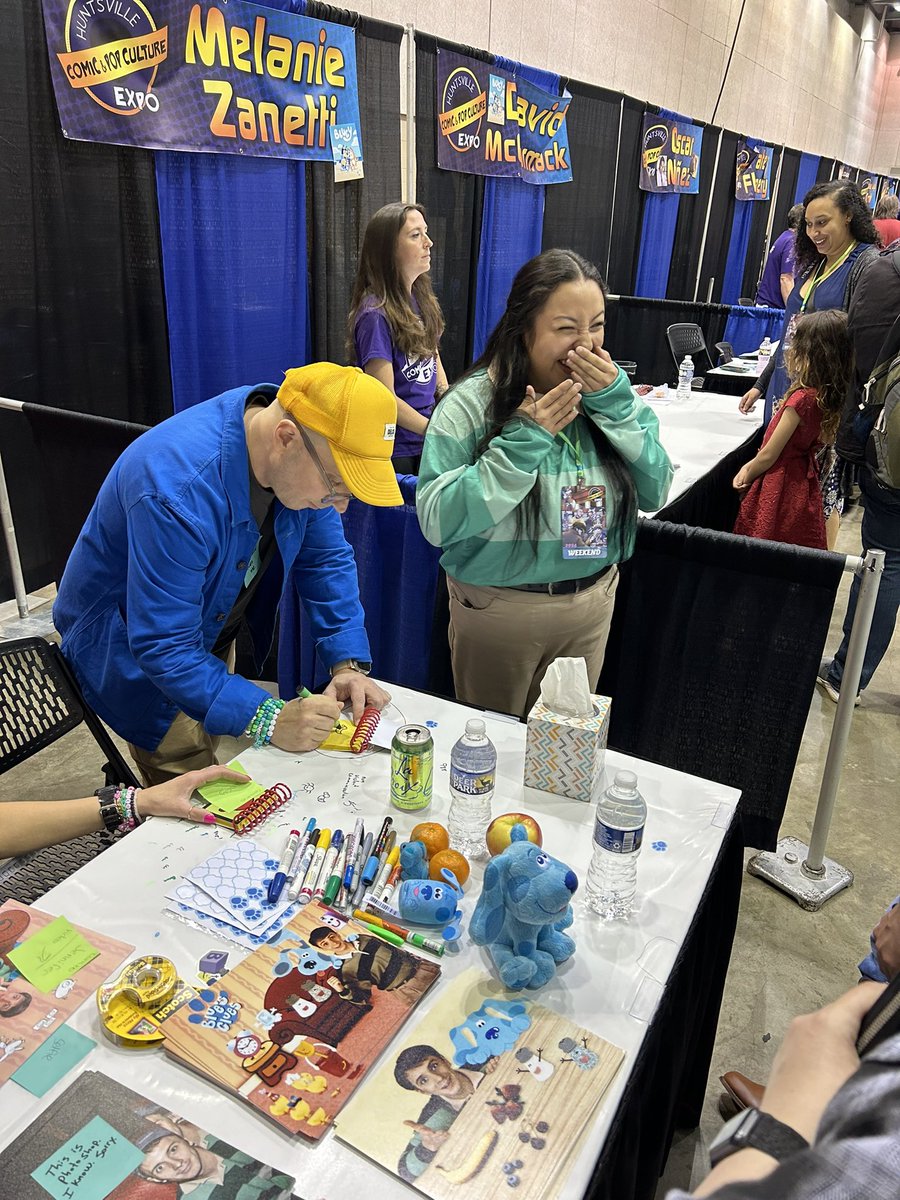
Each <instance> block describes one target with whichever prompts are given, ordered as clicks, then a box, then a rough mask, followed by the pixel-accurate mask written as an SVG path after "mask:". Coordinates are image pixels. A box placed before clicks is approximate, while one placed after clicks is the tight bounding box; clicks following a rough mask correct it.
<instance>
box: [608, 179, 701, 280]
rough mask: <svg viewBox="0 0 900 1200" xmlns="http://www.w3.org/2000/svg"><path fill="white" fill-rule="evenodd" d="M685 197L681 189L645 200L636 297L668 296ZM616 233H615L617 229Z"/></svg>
mask: <svg viewBox="0 0 900 1200" xmlns="http://www.w3.org/2000/svg"><path fill="white" fill-rule="evenodd" d="M681 199H682V198H681V196H680V195H678V193H677V192H673V193H668V194H667V193H663V192H651V193H649V194H648V195H647V197H646V198H645V200H644V224H643V227H642V229H641V249H640V257H639V258H638V268H637V280H636V282H635V285H634V294H635V295H636V296H647V297H652V298H654V299H657V300H664V299H665V296H666V290H667V288H668V284H669V268H670V266H671V265H672V247H673V246H674V244H675V225H676V223H677V221H678V205H679V204H680V203H681ZM689 199H690V200H696V197H695V196H691V197H689ZM613 235H614V236H615V230H614V231H613Z"/></svg>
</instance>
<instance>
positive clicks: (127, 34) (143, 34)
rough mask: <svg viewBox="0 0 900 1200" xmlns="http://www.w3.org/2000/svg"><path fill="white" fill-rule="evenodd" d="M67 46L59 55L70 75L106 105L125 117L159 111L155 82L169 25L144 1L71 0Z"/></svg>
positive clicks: (73, 83) (72, 81)
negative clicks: (157, 18) (157, 19)
mask: <svg viewBox="0 0 900 1200" xmlns="http://www.w3.org/2000/svg"><path fill="white" fill-rule="evenodd" d="M65 46H66V49H65V52H64V53H57V56H56V57H57V58H58V59H59V62H60V66H61V67H62V69H63V72H64V74H65V76H66V79H67V80H68V82H69V84H70V85H71V86H72V87H73V88H78V89H81V90H83V92H84V93H85V94H86V95H88V96H90V98H91V99H92V100H93V101H94V102H95V103H96V104H99V105H100V107H101V108H105V109H106V110H107V111H108V112H111V113H117V114H118V115H119V116H123V117H133V116H135V115H136V114H137V113H139V112H142V111H143V110H145V109H146V111H147V112H157V111H158V110H159V99H158V97H157V96H155V95H154V93H153V84H154V81H155V79H156V73H157V71H158V70H159V66H160V63H162V62H164V61H165V58H166V54H167V52H168V27H167V26H163V27H162V28H161V29H158V28H157V27H156V22H155V21H154V20H153V17H152V16H151V14H150V12H149V11H148V9H147V8H146V7H145V5H143V4H142V3H141V0H71V3H70V4H69V8H68V11H67V13H66V20H65Z"/></svg>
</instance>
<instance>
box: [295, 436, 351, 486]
mask: <svg viewBox="0 0 900 1200" xmlns="http://www.w3.org/2000/svg"><path fill="white" fill-rule="evenodd" d="M297 428H298V429H299V430H300V436H301V437H302V438H303V445H304V446H305V447H306V449H307V450H308V451H309V457H310V458H311V459H312V460H313V462H314V463H315V464H316V470H317V471H318V472H319V475H320V476H321V478H322V482H323V483H324V484H325V487H326V488H327V489H328V494H327V495H326V496H323V497H322V499H321V500H320V501H319V503H320V504H336V503H337V502H338V500H352V498H353V497H352V496H351V495H350V493H349V492H337V491H335V487H336V486H337V485H336V484H335V482H334V480H333V479H331V478H330V476H329V474H328V472H327V471H326V470H325V468H324V467H323V466H322V460H321V458H319V456H318V454H317V453H316V448H315V446H314V445H313V444H312V440H311V439H310V437H309V434H308V433H307V432H306V430H305V429H304V428H303V426H302V425H298V426H297Z"/></svg>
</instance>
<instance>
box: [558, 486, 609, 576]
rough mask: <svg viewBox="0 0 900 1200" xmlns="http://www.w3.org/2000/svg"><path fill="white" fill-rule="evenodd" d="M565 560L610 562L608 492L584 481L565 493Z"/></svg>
mask: <svg viewBox="0 0 900 1200" xmlns="http://www.w3.org/2000/svg"><path fill="white" fill-rule="evenodd" d="M560 507H561V521H560V527H561V530H562V555H563V558H606V488H605V487H604V486H603V485H602V484H599V483H588V482H587V481H586V480H583V479H580V480H579V482H578V483H576V484H569V486H568V487H564V488H563V489H562V502H561V506H560Z"/></svg>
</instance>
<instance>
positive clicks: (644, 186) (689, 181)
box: [640, 113, 703, 195]
mask: <svg viewBox="0 0 900 1200" xmlns="http://www.w3.org/2000/svg"><path fill="white" fill-rule="evenodd" d="M702 142H703V129H702V127H701V126H700V125H691V124H690V123H689V122H688V121H682V120H681V119H680V118H677V117H660V116H656V115H655V114H654V113H644V131H643V134H642V135H641V178H640V187H641V191H644V192H684V193H687V194H689V195H696V193H697V192H698V191H699V190H700V146H701V143H702Z"/></svg>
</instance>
